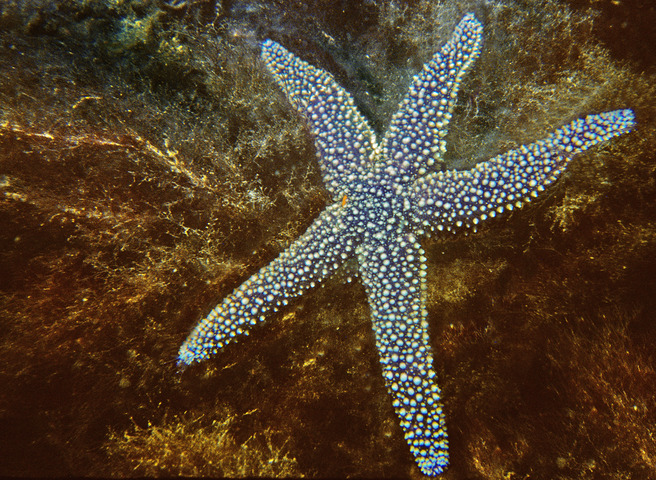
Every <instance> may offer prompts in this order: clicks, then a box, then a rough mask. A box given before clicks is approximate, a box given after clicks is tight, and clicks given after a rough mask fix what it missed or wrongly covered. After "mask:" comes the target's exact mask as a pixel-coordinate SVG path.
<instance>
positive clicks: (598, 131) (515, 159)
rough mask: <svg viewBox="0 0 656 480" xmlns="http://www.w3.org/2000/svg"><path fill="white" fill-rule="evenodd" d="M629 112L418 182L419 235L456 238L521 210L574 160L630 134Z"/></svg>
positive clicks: (584, 122)
mask: <svg viewBox="0 0 656 480" xmlns="http://www.w3.org/2000/svg"><path fill="white" fill-rule="evenodd" d="M634 124H635V120H634V115H633V112H632V111H631V110H615V111H612V112H604V113H600V114H597V115H588V116H587V117H585V118H582V119H578V120H575V121H573V122H572V123H570V124H569V125H566V126H564V127H562V128H560V129H558V130H556V131H555V132H554V133H552V134H551V135H549V136H548V137H547V138H546V139H545V140H540V141H538V142H535V143H532V144H530V145H523V146H521V147H519V148H517V149H515V150H510V151H508V152H506V153H504V154H502V155H498V156H497V157H494V158H492V159H491V160H489V161H487V162H482V163H479V164H478V165H476V166H475V167H474V168H473V169H471V170H461V171H457V170H450V171H447V172H436V173H432V174H430V175H427V176H426V177H423V178H421V179H419V180H417V181H416V182H415V184H414V186H413V189H412V191H411V194H410V199H409V202H408V203H409V204H410V205H411V207H410V208H411V209H412V215H411V216H412V220H413V222H414V223H415V224H416V225H417V226H418V228H419V229H420V230H423V229H424V227H429V228H430V229H433V230H438V231H442V230H447V231H453V232H456V231H458V230H459V229H461V228H462V227H472V226H474V227H475V226H476V225H478V223H480V222H481V221H484V220H486V219H488V218H492V217H494V216H496V215H497V214H500V213H502V212H503V211H504V210H512V209H513V208H514V207H521V206H522V202H528V201H530V200H531V199H532V198H535V197H537V196H538V193H539V192H542V191H543V190H544V189H545V188H546V187H547V186H548V185H549V184H551V183H552V182H554V181H555V180H556V179H557V178H558V177H559V176H560V174H561V173H562V172H563V171H564V170H565V168H566V167H567V164H568V163H569V161H570V160H571V159H572V157H574V156H575V155H576V154H578V153H581V152H583V151H584V150H586V149H588V148H590V147H592V146H594V145H596V144H598V143H600V142H603V141H606V140H608V139H610V138H612V137H615V136H618V135H621V134H623V133H626V132H628V131H630V130H631V128H632V127H633V126H634Z"/></svg>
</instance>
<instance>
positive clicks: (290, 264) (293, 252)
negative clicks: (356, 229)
mask: <svg viewBox="0 0 656 480" xmlns="http://www.w3.org/2000/svg"><path fill="white" fill-rule="evenodd" d="M342 212H343V208H342V206H341V205H340V204H334V205H332V206H330V207H328V208H327V209H326V210H324V212H323V213H322V214H321V215H320V216H319V217H318V218H317V219H316V220H315V221H314V223H313V224H312V225H311V226H310V227H309V228H308V230H307V231H306V232H305V233H304V234H303V235H302V236H301V237H300V238H299V239H298V240H296V242H294V243H293V244H292V245H291V246H290V247H289V248H288V249H287V250H285V251H284V252H283V253H282V254H281V255H280V256H278V257H277V258H276V259H275V260H274V261H273V262H271V263H270V264H269V265H267V266H266V267H264V268H262V269H261V270H260V271H259V272H257V273H256V274H255V275H253V276H252V277H250V278H249V279H248V280H246V281H245V282H244V283H243V284H242V285H241V286H239V287H238V288H237V289H236V290H235V291H234V292H233V293H231V294H230V295H228V296H227V297H226V298H225V299H224V300H223V301H222V302H221V303H220V304H218V305H217V306H216V307H215V308H214V309H213V310H212V311H211V312H210V313H209V315H207V317H205V318H204V319H203V320H201V321H200V322H199V323H198V324H197V325H196V326H195V327H194V329H193V330H192V332H191V333H190V334H189V336H188V337H187V339H186V340H185V342H184V343H183V344H182V346H181V347H180V350H179V352H178V365H179V366H181V367H185V366H187V365H190V364H192V363H194V362H199V361H202V360H206V359H207V358H209V357H210V355H213V354H215V353H216V352H217V351H218V350H220V349H221V348H223V347H224V346H225V345H227V344H228V343H230V342H231V341H232V340H233V339H234V338H236V337H237V336H238V335H241V334H246V335H247V334H248V330H249V329H250V327H251V326H253V325H255V324H256V323H257V322H258V321H262V320H264V319H265V318H266V316H267V315H268V314H270V313H272V312H275V311H277V310H278V308H280V307H282V306H284V305H287V303H288V302H289V301H290V300H292V299H293V298H295V297H298V296H300V295H302V294H303V293H304V292H305V291H307V290H308V289H310V288H312V287H314V286H315V284H317V283H319V282H321V281H322V280H323V279H325V278H326V277H327V276H329V275H330V274H332V273H333V272H334V271H335V270H336V269H337V268H338V267H339V266H340V265H341V264H342V263H344V261H345V260H347V259H348V258H349V257H350V256H352V254H353V251H354V248H355V243H354V237H353V235H351V234H349V232H348V231H347V227H346V225H345V224H344V222H343V220H342Z"/></svg>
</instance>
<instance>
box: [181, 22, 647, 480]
mask: <svg viewBox="0 0 656 480" xmlns="http://www.w3.org/2000/svg"><path fill="white" fill-rule="evenodd" d="M482 36H483V29H482V25H481V24H480V23H479V21H478V20H477V19H476V18H475V17H474V16H473V15H472V14H468V15H466V16H465V17H464V18H463V19H462V20H461V22H460V23H459V24H458V26H457V27H456V29H455V31H454V33H453V36H452V37H451V39H450V40H449V42H447V43H446V44H445V45H444V46H443V47H442V49H441V50H440V51H439V52H438V53H436V54H435V56H434V57H433V59H432V60H431V61H430V62H428V63H427V64H426V65H424V68H423V70H422V71H421V72H420V73H419V74H417V75H416V76H415V77H414V78H413V81H412V84H411V85H410V88H409V90H408V93H407V95H406V97H405V98H404V99H403V101H402V102H401V104H400V106H399V110H398V112H397V113H396V114H395V115H394V116H393V118H392V121H391V124H390V126H389V129H388V131H387V132H386V134H385V136H384V138H383V139H382V142H381V143H378V141H377V139H376V137H375V135H374V133H373V131H372V130H371V128H370V127H369V125H368V124H367V122H366V121H365V119H364V118H363V117H362V116H361V114H360V113H359V112H358V110H357V109H356V108H355V106H354V102H353V99H352V98H351V96H350V95H349V94H348V93H347V92H346V91H345V90H343V89H342V88H341V87H340V86H339V85H338V84H337V83H336V82H335V80H334V79H333V77H332V76H331V75H330V74H328V73H326V72H324V71H322V70H320V69H317V68H315V67H313V66H311V65H309V64H308V63H306V62H304V61H302V60H300V59H298V58H297V57H295V56H294V55H292V54H291V53H290V52H288V51H287V50H285V49H284V48H283V47H281V46H280V45H278V44H277V43H275V42H273V41H270V40H266V41H265V42H263V44H262V59H263V61H264V64H265V65H266V66H267V68H268V69H269V70H270V72H271V73H272V75H273V77H274V78H275V80H276V82H277V83H278V85H279V86H280V87H281V88H282V90H283V91H284V93H285V94H286V96H287V98H288V99H289V102H290V103H291V105H292V106H293V107H294V108H295V109H296V110H297V111H298V112H299V113H300V114H301V115H302V116H303V117H304V118H305V119H306V121H307V124H308V126H309V128H310V130H311V131H312V133H313V134H314V138H315V145H316V149H317V155H318V159H319V163H320V165H321V170H322V174H323V179H324V182H325V185H326V187H327V189H328V190H329V191H330V193H331V194H332V196H333V199H334V203H333V204H331V205H330V206H328V207H327V208H326V209H325V210H324V211H323V212H322V213H321V215H319V217H318V218H317V219H316V220H315V221H314V223H313V224H312V225H311V226H310V227H309V228H308V230H307V231H306V232H305V233H304V234H303V235H302V236H301V237H300V238H299V239H298V240H297V241H296V242H294V243H293V244H292V245H291V246H290V247H289V248H288V249H287V250H285V251H284V252H283V253H282V254H281V255H280V256H279V257H278V258H276V259H275V260H274V261H273V262H272V263H270V264H269V265H267V266H265V267H264V268H262V269H261V270H260V271H259V272H257V273H256V274H255V275H253V276H252V277H250V278H249V279H248V280H246V281H245V282H244V283H243V284H242V285H241V286H240V287H238V288H237V289H236V290H235V291H234V292H233V293H231V294H230V295H228V296H227V297H226V298H225V299H224V300H223V301H222V302H221V303H220V304H219V305H217V306H216V307H215V308H214V309H213V310H212V311H211V312H210V313H209V315H208V316H207V317H206V318H205V319H203V320H202V321H200V322H199V323H198V325H196V327H195V328H194V329H193V331H192V332H191V334H190V335H189V337H188V338H187V340H186V341H185V342H184V344H183V345H182V346H181V347H180V351H179V355H178V364H179V365H180V366H182V367H184V366H187V365H189V364H191V363H194V362H198V361H202V360H205V359H207V358H209V357H210V356H211V355H212V354H215V353H217V352H218V351H219V350H220V349H221V348H223V347H224V346H225V345H226V344H228V343H229V342H231V341H232V340H233V339H234V338H236V337H238V336H239V335H241V334H248V329H249V328H250V327H251V326H252V325H255V324H256V323H258V322H259V321H262V320H264V319H265V318H266V317H267V316H268V315H270V314H271V313H273V312H275V311H277V310H278V309H279V308H281V307H283V306H284V305H287V303H288V302H289V301H290V300H292V299H294V298H296V297H298V296H300V295H302V294H303V293H305V292H306V291H307V290H308V289H310V288H312V287H314V286H315V285H316V284H318V283H319V282H321V281H322V280H324V279H325V278H326V277H328V276H329V275H331V274H332V273H333V272H334V271H335V270H336V269H337V268H339V266H340V265H342V264H343V263H344V262H345V261H346V260H348V259H349V258H351V257H353V256H356V257H357V259H358V263H359V273H360V278H361V279H362V282H363V283H364V285H365V287H366V291H367V295H368V300H369V305H370V308H371V316H372V322H373V328H374V333H375V338H376V346H377V348H378V352H379V358H380V363H381V365H382V371H383V377H384V380H385V384H386V386H387V390H388V391H389V393H390V395H391V396H392V402H393V405H394V409H395V412H396V414H397V416H398V417H399V420H400V425H401V427H402V428H403V430H404V434H405V438H406V440H407V442H408V444H409V446H410V450H411V452H412V454H413V455H414V457H415V459H416V462H417V465H418V466H419V468H420V469H421V471H422V472H423V473H424V474H426V475H438V474H440V473H442V472H443V471H444V469H445V468H446V467H447V465H448V462H449V453H448V440H447V433H446V427H445V417H444V412H443V408H442V404H441V399H440V389H439V387H438V386H437V383H436V380H435V377H436V375H435V371H434V369H433V356H432V353H431V348H430V340H429V337H428V323H427V321H426V317H427V311H426V307H425V305H426V298H425V296H426V280H425V277H426V258H425V257H424V251H423V250H422V248H421V246H420V244H419V242H418V237H419V236H421V235H424V234H425V233H426V232H428V231H442V230H446V231H453V232H457V231H460V230H464V229H466V228H471V227H473V228H475V227H476V225H477V224H478V223H480V222H482V221H484V220H486V219H488V218H491V217H494V216H496V215H497V214H499V213H502V212H503V211H504V210H511V209H512V208H514V207H519V206H521V204H522V202H527V201H530V200H531V199H532V198H534V197H536V196H537V195H538V193H539V192H541V191H543V190H544V189H545V187H546V186H548V185H549V184H551V183H552V182H554V181H555V180H556V179H557V178H558V176H559V175H560V174H561V173H562V172H563V171H564V169H565V168H566V166H567V164H568V162H569V161H570V160H571V158H572V157H573V156H574V155H576V154H578V153H580V152H582V151H584V150H586V149H587V148H589V147H591V146H593V145H596V144H598V143H600V142H602V141H605V140H608V139H610V138H611V137H614V136H617V135H620V134H622V133H625V132H628V131H629V130H630V129H631V128H632V126H633V125H634V116H633V112H632V111H630V110H617V111H612V112H605V113H601V114H597V115H589V116H588V117H586V118H585V119H579V120H576V121H574V122H572V123H570V124H569V125H567V126H565V127H562V128H560V129H558V130H556V131H555V132H553V133H552V134H550V135H549V136H548V137H547V138H546V139H544V140H541V141H538V142H535V143H532V144H530V145H524V146H521V147H519V148H517V149H515V150H511V151H509V152H506V153H504V154H502V155H499V156H497V157H494V158H493V159H491V160H489V161H486V162H483V163H480V164H478V165H476V166H475V167H474V168H472V169H471V170H465V171H456V170H451V171H446V172H432V173H429V172H428V170H427V168H428V167H430V166H431V165H432V164H433V163H434V161H435V160H436V159H439V158H440V156H441V155H442V153H443V152H444V151H445V140H444V137H445V135H446V128H447V125H448V123H449V120H450V118H451V111H452V109H453V106H454V103H455V99H456V96H457V92H458V87H459V84H460V81H461V79H462V77H463V75H464V74H465V73H466V71H467V70H468V69H469V67H470V66H471V64H472V63H473V61H474V60H475V59H476V57H477V56H478V55H479V54H480V49H481V44H482Z"/></svg>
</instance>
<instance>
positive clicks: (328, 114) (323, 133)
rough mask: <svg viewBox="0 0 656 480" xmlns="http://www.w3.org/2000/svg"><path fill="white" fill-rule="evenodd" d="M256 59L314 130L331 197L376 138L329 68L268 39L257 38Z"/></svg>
mask: <svg viewBox="0 0 656 480" xmlns="http://www.w3.org/2000/svg"><path fill="white" fill-rule="evenodd" d="M261 56H262V60H263V61H264V64H265V65H266V66H267V68H268V69H269V71H270V72H271V74H272V75H273V77H274V79H275V80H276V83H277V84H278V85H279V86H280V88H282V90H283V91H284V92H285V95H286V96H287V99H288V100H289V102H290V103H291V104H292V106H293V107H294V108H295V109H296V110H297V111H298V112H299V113H300V114H301V115H303V116H304V117H305V119H306V120H307V122H308V124H309V127H310V129H311V131H312V133H313V134H314V141H315V146H316V149H317V156H318V159H319V164H320V166H321V171H322V173H323V181H324V184H325V185H326V188H327V189H328V191H330V193H332V194H333V197H334V198H335V199H338V198H341V197H342V195H344V194H348V193H351V188H350V187H351V185H352V183H353V181H354V180H355V177H356V176H357V175H358V173H357V172H359V171H363V170H365V169H366V166H367V165H368V164H369V163H370V158H371V157H372V155H373V153H374V152H375V151H376V150H377V149H378V146H377V143H376V137H375V135H374V133H373V131H372V130H371V128H370V127H369V125H368V123H367V122H366V120H365V119H364V117H363V116H362V115H361V114H360V112H359V111H358V109H357V108H356V107H355V103H354V102H353V98H352V97H351V95H350V94H349V93H348V92H347V91H346V90H344V89H343V88H342V87H341V86H339V85H338V84H337V82H336V81H335V79H334V78H333V77H332V75H330V74H329V73H327V72H325V71H323V70H321V69H319V68H316V67H313V66H312V65H310V64H308V63H307V62H304V61H303V60H301V59H299V58H297V57H296V56H294V55H292V54H291V53H290V52H289V51H287V50H286V49H284V48H283V47H282V46H280V45H279V44H277V43H276V42H274V41H272V40H265V41H264V42H263V43H262V54H261Z"/></svg>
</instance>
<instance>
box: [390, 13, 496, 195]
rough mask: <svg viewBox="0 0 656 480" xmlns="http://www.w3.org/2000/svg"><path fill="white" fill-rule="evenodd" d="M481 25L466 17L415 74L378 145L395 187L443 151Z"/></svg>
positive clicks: (480, 40)
mask: <svg viewBox="0 0 656 480" xmlns="http://www.w3.org/2000/svg"><path fill="white" fill-rule="evenodd" d="M482 43H483V26H482V25H481V23H480V22H479V21H478V20H477V19H476V17H474V15H473V14H471V13H470V14H467V15H465V17H464V18H463V19H462V20H461V21H460V23H459V24H458V26H457V27H456V29H455V31H454V32H453V35H452V36H451V39H450V40H449V41H448V42H447V43H446V44H445V45H444V46H443V47H442V49H441V50H440V51H439V52H438V53H436V54H435V55H434V57H433V59H432V60H431V61H429V62H428V63H426V64H425V65H424V68H423V70H422V71H421V72H420V73H419V74H417V75H415V76H414V78H413V80H412V83H411V84H410V88H409V90H408V93H407V95H406V97H405V98H404V99H403V100H402V101H401V104H400V106H399V110H398V111H397V112H396V114H394V116H393V117H392V121H391V123H390V127H389V129H388V130H387V133H386V134H385V137H384V138H383V141H382V147H383V152H384V157H385V162H383V164H382V166H381V167H379V168H382V169H384V170H385V171H386V172H387V173H388V175H389V176H390V177H393V178H396V179H397V181H398V182H400V183H408V182H410V181H412V180H414V179H415V178H416V177H417V176H418V175H419V176H421V175H424V174H425V173H426V167H430V166H431V165H433V163H434V161H435V159H439V158H441V156H442V154H443V153H444V152H445V151H446V142H445V140H444V137H445V136H446V132H447V126H448V124H449V120H451V112H452V110H453V107H454V104H455V101H456V96H457V93H458V88H459V86H460V83H461V80H462V78H463V76H464V75H465V74H466V73H467V71H468V70H469V68H470V67H471V65H472V64H473V62H474V60H476V58H477V57H478V56H479V55H480V52H481V45H482Z"/></svg>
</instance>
